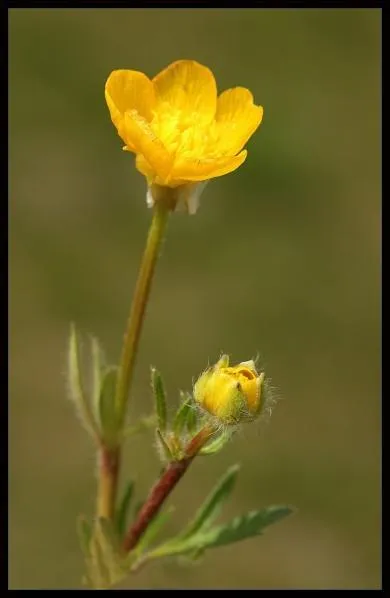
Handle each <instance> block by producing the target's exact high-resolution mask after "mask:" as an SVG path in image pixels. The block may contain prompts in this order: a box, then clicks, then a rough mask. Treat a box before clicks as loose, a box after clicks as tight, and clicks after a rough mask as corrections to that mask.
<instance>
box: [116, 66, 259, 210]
mask: <svg viewBox="0 0 390 598" xmlns="http://www.w3.org/2000/svg"><path fill="white" fill-rule="evenodd" d="M105 97H106V101H107V105H108V108H109V111H110V115H111V119H112V122H113V123H114V125H115V127H116V128H117V131H118V133H119V136H120V137H121V138H122V140H123V141H124V143H125V147H124V148H123V149H125V150H127V151H130V152H133V153H135V154H136V167H137V169H138V170H139V171H140V172H141V173H142V174H144V175H145V176H146V178H147V181H148V184H149V186H150V187H151V186H152V187H153V189H152V194H151V196H150V197H149V200H150V201H151V202H153V201H157V200H158V199H159V195H160V196H161V190H159V189H158V187H169V188H171V189H177V188H179V190H180V191H179V194H176V196H177V197H179V195H180V192H181V191H184V195H182V197H181V198H182V199H184V200H185V201H186V202H188V201H189V200H190V199H191V196H193V191H194V190H195V192H196V194H197V195H199V192H200V189H199V188H198V186H197V185H198V184H199V182H204V181H207V180H208V179H211V178H214V177H218V176H222V175H224V174H227V173H229V172H232V171H233V170H236V168H238V167H239V166H240V165H241V164H242V163H243V162H244V160H245V158H246V155H247V152H246V150H243V147H244V146H245V144H246V143H247V141H248V139H249V138H250V137H251V135H253V133H254V132H255V130H256V129H257V127H258V126H259V125H260V122H261V119H262V116H263V109H262V107H260V106H256V105H255V104H254V103H253V96H252V94H251V92H250V91H249V90H248V89H245V88H244V87H235V88H233V89H228V90H226V91H224V92H223V93H222V94H221V95H220V96H219V97H217V86H216V83H215V79H214V76H213V73H212V72H211V71H210V70H209V69H208V68H207V67H205V66H203V65H201V64H199V63H198V62H195V61H193V60H179V61H177V62H174V63H173V64H171V65H169V66H168V67H167V68H165V69H164V70H163V71H161V72H160V73H159V74H158V75H157V76H156V77H154V78H153V79H152V80H150V79H149V78H148V77H147V76H146V75H144V74H143V73H141V72H138V71H131V70H116V71H113V72H112V73H111V74H110V75H109V77H108V79H107V82H106V86H105ZM154 187H157V189H154ZM171 196H175V194H174V193H172V194H171ZM176 196H175V197H176ZM194 203H196V201H194ZM190 209H191V206H190Z"/></svg>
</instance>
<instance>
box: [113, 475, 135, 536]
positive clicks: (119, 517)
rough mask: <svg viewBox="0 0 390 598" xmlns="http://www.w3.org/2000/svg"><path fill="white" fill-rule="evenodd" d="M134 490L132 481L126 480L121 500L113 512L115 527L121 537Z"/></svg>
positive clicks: (124, 529)
mask: <svg viewBox="0 0 390 598" xmlns="http://www.w3.org/2000/svg"><path fill="white" fill-rule="evenodd" d="M133 491H134V482H132V481H130V482H128V484H127V486H126V489H125V491H124V493H123V497H122V500H121V502H120V505H119V507H118V509H117V511H116V513H115V528H116V530H117V532H118V534H119V537H120V538H122V537H123V535H124V533H125V531H126V526H127V516H128V512H129V506H130V502H131V499H132V497H133Z"/></svg>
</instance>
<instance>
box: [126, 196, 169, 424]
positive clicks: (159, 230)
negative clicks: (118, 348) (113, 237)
mask: <svg viewBox="0 0 390 598" xmlns="http://www.w3.org/2000/svg"><path fill="white" fill-rule="evenodd" d="M169 212H170V208H169V207H168V206H167V204H166V203H165V202H156V203H155V205H154V207H153V218H152V222H151V225H150V229H149V234H148V238H147V241H146V247H145V251H144V254H143V257H142V261H141V266H140V270H139V274H138V279H137V283H136V287H135V291H134V298H133V302H132V305H131V309H130V314H129V319H128V322H127V326H126V332H125V335H124V340H123V346H122V354H121V360H120V365H119V373H118V381H117V387H116V396H115V406H116V413H117V417H118V423H119V428H120V429H121V428H122V427H123V424H124V421H125V416H126V406H127V398H128V394H129V390H130V384H131V376H132V373H133V369H134V364H135V358H136V355H137V349H138V344H139V339H140V333H141V328H142V323H143V320H144V315H145V310H146V305H147V302H148V299H149V293H150V288H151V283H152V279H153V274H154V269H155V266H156V263H157V258H158V254H159V250H160V247H161V242H162V240H163V237H164V232H165V227H166V223H167V220H168V215H169Z"/></svg>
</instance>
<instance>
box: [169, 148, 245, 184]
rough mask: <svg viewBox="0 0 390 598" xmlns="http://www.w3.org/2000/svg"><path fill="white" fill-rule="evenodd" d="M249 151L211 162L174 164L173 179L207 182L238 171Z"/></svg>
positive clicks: (192, 161)
mask: <svg viewBox="0 0 390 598" xmlns="http://www.w3.org/2000/svg"><path fill="white" fill-rule="evenodd" d="M246 156H247V151H246V150H244V151H243V152H241V153H240V154H238V156H224V157H222V158H213V159H210V160H180V161H178V162H177V163H175V164H174V167H173V170H172V173H171V175H170V176H171V178H172V179H181V180H184V181H205V180H207V179H212V178H215V177H218V176H222V175H224V174H228V173H229V172H233V170H236V169H237V168H238V167H239V166H241V164H242V163H243V162H244V161H245V159H246Z"/></svg>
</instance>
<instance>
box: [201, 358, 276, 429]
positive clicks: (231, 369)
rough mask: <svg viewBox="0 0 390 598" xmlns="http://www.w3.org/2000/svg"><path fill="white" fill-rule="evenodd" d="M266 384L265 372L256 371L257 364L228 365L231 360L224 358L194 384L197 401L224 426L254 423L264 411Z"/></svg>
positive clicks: (244, 362) (252, 362) (249, 362)
mask: <svg viewBox="0 0 390 598" xmlns="http://www.w3.org/2000/svg"><path fill="white" fill-rule="evenodd" d="M263 382H264V373H261V374H259V373H258V372H257V371H256V367H255V364H254V361H243V362H242V363H239V364H238V365H236V366H229V357H228V356H227V355H223V356H222V357H221V359H220V360H219V361H218V363H216V364H215V365H214V366H213V367H211V368H209V369H207V370H206V371H205V372H204V373H203V374H202V375H201V376H200V377H199V379H198V380H197V382H196V383H195V386H194V399H195V402H196V403H198V405H199V406H200V407H201V408H202V409H204V410H205V411H207V412H208V413H210V414H211V415H213V416H214V417H215V418H217V419H218V420H219V421H220V422H221V423H224V424H237V423H240V422H243V421H252V420H253V419H255V418H256V417H257V416H258V415H259V413H260V411H261V408H262V403H263V397H262V388H263Z"/></svg>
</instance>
